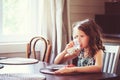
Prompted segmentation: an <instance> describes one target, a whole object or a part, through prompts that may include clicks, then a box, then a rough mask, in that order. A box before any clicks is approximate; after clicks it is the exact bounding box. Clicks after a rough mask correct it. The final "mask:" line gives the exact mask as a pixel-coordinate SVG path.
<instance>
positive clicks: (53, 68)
mask: <svg viewBox="0 0 120 80" xmlns="http://www.w3.org/2000/svg"><path fill="white" fill-rule="evenodd" d="M65 66H66V65H56V64H52V65H48V66H47V67H46V68H42V69H40V72H41V73H46V74H54V71H56V70H58V69H61V68H63V67H65Z"/></svg>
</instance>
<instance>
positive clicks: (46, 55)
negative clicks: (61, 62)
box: [26, 36, 52, 63]
mask: <svg viewBox="0 0 120 80" xmlns="http://www.w3.org/2000/svg"><path fill="white" fill-rule="evenodd" d="M51 48H52V46H51V44H50V41H49V40H46V39H45V38H43V37H40V36H37V37H33V38H32V39H31V40H30V42H29V43H27V50H26V56H27V58H34V59H39V60H41V61H44V62H47V63H49V60H50V56H51V55H50V54H51Z"/></svg>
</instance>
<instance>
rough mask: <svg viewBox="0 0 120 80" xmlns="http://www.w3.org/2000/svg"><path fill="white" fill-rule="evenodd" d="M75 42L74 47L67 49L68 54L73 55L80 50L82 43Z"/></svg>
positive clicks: (76, 40)
mask: <svg viewBox="0 0 120 80" xmlns="http://www.w3.org/2000/svg"><path fill="white" fill-rule="evenodd" d="M73 42H74V46H73V47H71V48H69V49H67V53H69V54H73V53H74V52H75V50H78V49H79V50H80V43H79V41H78V39H74V40H73Z"/></svg>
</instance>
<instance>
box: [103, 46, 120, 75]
mask: <svg viewBox="0 0 120 80" xmlns="http://www.w3.org/2000/svg"><path fill="white" fill-rule="evenodd" d="M105 49H106V50H105V53H104V57H103V72H107V73H116V70H117V65H118V60H119V55H120V46H112V45H105Z"/></svg>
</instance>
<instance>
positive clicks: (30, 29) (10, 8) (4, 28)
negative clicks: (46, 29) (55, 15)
mask: <svg viewBox="0 0 120 80" xmlns="http://www.w3.org/2000/svg"><path fill="white" fill-rule="evenodd" d="M37 4H38V0H0V17H1V18H0V43H6V42H25V41H27V40H28V39H30V37H32V36H35V35H36V34H37V27H38V26H37V24H38V17H37V16H38V10H37V9H38V5H37Z"/></svg>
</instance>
